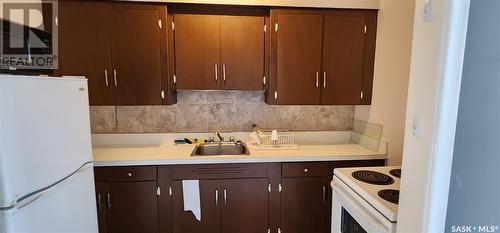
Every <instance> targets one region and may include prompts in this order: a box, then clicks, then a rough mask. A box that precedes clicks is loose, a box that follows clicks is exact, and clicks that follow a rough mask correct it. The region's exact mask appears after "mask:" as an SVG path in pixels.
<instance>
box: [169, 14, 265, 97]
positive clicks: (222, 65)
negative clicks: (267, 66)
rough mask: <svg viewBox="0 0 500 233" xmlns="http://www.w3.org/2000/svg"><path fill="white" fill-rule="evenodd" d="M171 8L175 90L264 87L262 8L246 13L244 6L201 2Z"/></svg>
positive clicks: (263, 25)
mask: <svg viewBox="0 0 500 233" xmlns="http://www.w3.org/2000/svg"><path fill="white" fill-rule="evenodd" d="M200 8H201V9H200ZM172 9H173V10H172V14H173V17H172V28H173V31H174V43H175V45H174V46H173V47H174V51H172V52H173V53H174V55H173V56H171V57H174V59H175V71H174V73H175V74H174V75H175V79H176V87H177V88H178V89H184V90H219V89H223V90H263V78H264V62H265V61H264V60H265V59H264V53H265V51H264V49H265V32H264V27H265V14H266V13H265V12H264V11H262V10H260V9H257V10H255V9H250V10H248V13H249V14H246V13H245V12H246V9H243V10H242V9H239V8H238V9H235V8H233V7H222V8H217V7H215V10H214V9H208V8H205V7H203V6H202V7H197V6H192V7H191V8H189V7H186V6H177V7H175V6H174V7H172ZM235 12H236V13H235ZM256 12H257V13H256Z"/></svg>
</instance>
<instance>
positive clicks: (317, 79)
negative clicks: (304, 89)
mask: <svg viewBox="0 0 500 233" xmlns="http://www.w3.org/2000/svg"><path fill="white" fill-rule="evenodd" d="M316 87H319V72H316Z"/></svg>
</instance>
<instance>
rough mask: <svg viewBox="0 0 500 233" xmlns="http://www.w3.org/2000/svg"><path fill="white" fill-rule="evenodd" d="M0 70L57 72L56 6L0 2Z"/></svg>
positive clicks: (34, 0)
mask: <svg viewBox="0 0 500 233" xmlns="http://www.w3.org/2000/svg"><path fill="white" fill-rule="evenodd" d="M0 3H1V4H0V7H1V11H0V13H1V15H0V19H1V24H0V29H1V30H0V32H1V37H0V45H1V46H0V69H9V70H17V69H21V70H33V69H43V70H52V69H56V68H57V62H56V61H57V59H56V58H57V20H56V19H57V2H56V1H52V0H50V1H47V0H25V1H23V0H1V1H0Z"/></svg>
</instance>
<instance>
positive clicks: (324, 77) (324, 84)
mask: <svg viewBox="0 0 500 233" xmlns="http://www.w3.org/2000/svg"><path fill="white" fill-rule="evenodd" d="M323 87H326V72H323Z"/></svg>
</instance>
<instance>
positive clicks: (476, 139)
mask: <svg viewBox="0 0 500 233" xmlns="http://www.w3.org/2000/svg"><path fill="white" fill-rule="evenodd" d="M498 12H500V1H498V0H471V3H470V15H469V24H468V31H467V44H466V47H465V59H464V69H463V75H462V85H461V90H460V105H459V112H458V120H457V131H456V132H457V133H456V138H455V140H456V141H455V150H454V155H453V170H452V175H451V183H450V186H451V187H450V195H449V202H448V210H447V223H446V232H452V229H451V227H452V226H458V225H469V224H470V225H472V226H497V227H500V210H499V207H500V203H499V200H498V197H499V196H500V186H499V185H498V184H499V182H498V177H500V170H499V169H498V165H499V164H500V156H498V155H499V153H498V142H499V139H498V135H499V132H500V122H499V119H500V105H499V103H500V91H499V90H500V66H499V64H500V63H499V61H500V44H499V43H498V41H500V31H499V30H491V28H493V27H498V22H499V21H500V14H499V13H498ZM478 231H479V230H478ZM496 231H497V232H498V230H496ZM479 232H480V231H479ZM490 232H491V231H490Z"/></svg>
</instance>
